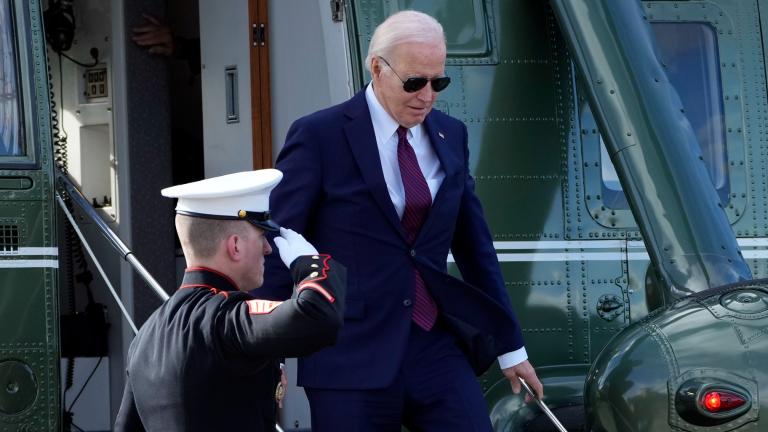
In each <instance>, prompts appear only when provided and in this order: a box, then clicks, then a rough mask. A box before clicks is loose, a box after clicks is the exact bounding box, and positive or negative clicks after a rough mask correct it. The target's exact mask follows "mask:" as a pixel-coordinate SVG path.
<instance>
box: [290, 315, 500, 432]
mask: <svg viewBox="0 0 768 432" xmlns="http://www.w3.org/2000/svg"><path fill="white" fill-rule="evenodd" d="M305 391H306V393H307V398H308V399H309V405H310V412H311V415H312V431H313V432H338V431H345V432H401V425H403V426H405V427H407V428H408V430H409V431H410V432H420V431H442V432H450V431H457V432H471V431H475V432H488V431H491V430H492V429H491V423H490V418H489V415H488V406H487V404H486V402H485V400H484V399H483V394H482V390H481V388H480V384H479V382H478V380H477V378H476V377H475V375H474V373H473V371H472V368H471V367H470V365H469V363H468V362H467V360H466V358H465V357H464V355H463V354H462V352H461V351H460V350H459V348H458V347H457V346H456V343H455V342H454V340H453V337H452V336H451V335H450V334H449V333H448V332H447V331H446V330H445V329H444V328H443V327H442V326H441V325H440V323H439V321H438V324H437V325H435V327H434V328H433V329H432V330H431V331H428V332H427V331H424V330H423V329H421V328H420V327H419V326H418V325H416V324H415V323H411V331H410V334H409V340H408V347H407V349H406V352H405V357H404V358H403V361H402V364H401V366H400V370H399V372H398V374H397V375H396V376H395V379H394V382H392V383H391V384H390V385H389V386H387V387H385V388H381V389H366V390H335V389H319V388H305Z"/></svg>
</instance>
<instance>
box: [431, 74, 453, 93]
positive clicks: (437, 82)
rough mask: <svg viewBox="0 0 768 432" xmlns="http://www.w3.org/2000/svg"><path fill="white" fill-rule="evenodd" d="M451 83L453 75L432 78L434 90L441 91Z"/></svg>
mask: <svg viewBox="0 0 768 432" xmlns="http://www.w3.org/2000/svg"><path fill="white" fill-rule="evenodd" d="M450 83H451V77H440V78H434V79H433V80H432V90H434V91H436V92H441V91H443V90H445V88H446V87H448V84H450Z"/></svg>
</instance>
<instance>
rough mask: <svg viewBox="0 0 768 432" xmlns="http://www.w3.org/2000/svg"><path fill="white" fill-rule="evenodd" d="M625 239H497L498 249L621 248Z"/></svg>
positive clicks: (495, 244)
mask: <svg viewBox="0 0 768 432" xmlns="http://www.w3.org/2000/svg"><path fill="white" fill-rule="evenodd" d="M625 244H626V242H625V241H624V240H552V241H549V240H541V241H497V242H493V247H494V248H496V250H517V249H619V248H622V247H624V245H625Z"/></svg>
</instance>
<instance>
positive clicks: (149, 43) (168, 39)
mask: <svg viewBox="0 0 768 432" xmlns="http://www.w3.org/2000/svg"><path fill="white" fill-rule="evenodd" d="M142 16H143V17H144V19H145V20H147V22H146V23H145V24H144V25H142V26H141V27H134V28H133V36H132V37H131V39H133V41H134V42H136V45H138V46H141V47H149V50H148V51H149V53H150V54H159V55H164V56H171V55H173V50H174V48H175V47H174V44H173V33H171V29H170V28H168V26H167V25H165V24H164V23H162V22H161V21H160V20H158V19H157V18H155V17H153V16H152V15H147V14H142Z"/></svg>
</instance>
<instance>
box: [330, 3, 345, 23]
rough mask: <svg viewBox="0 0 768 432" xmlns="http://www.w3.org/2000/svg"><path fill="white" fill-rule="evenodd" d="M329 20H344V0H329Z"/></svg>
mask: <svg viewBox="0 0 768 432" xmlns="http://www.w3.org/2000/svg"><path fill="white" fill-rule="evenodd" d="M331 20H333V22H342V21H344V0H331Z"/></svg>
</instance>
